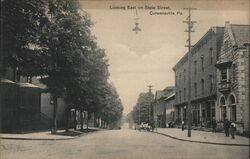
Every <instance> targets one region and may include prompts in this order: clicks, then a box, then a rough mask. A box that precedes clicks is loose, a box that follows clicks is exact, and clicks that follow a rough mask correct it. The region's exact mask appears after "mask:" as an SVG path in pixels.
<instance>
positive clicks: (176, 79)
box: [175, 76, 178, 87]
mask: <svg viewBox="0 0 250 159" xmlns="http://www.w3.org/2000/svg"><path fill="white" fill-rule="evenodd" d="M177 81H178V78H177V76H175V86H176V87H177Z"/></svg>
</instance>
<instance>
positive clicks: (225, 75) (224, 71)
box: [221, 69, 227, 82]
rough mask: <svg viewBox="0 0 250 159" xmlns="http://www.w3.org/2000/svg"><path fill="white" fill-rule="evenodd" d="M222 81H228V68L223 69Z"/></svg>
mask: <svg viewBox="0 0 250 159" xmlns="http://www.w3.org/2000/svg"><path fill="white" fill-rule="evenodd" d="M221 81H222V82H223V81H227V69H223V70H221Z"/></svg>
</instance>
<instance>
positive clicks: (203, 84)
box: [201, 79, 205, 95]
mask: <svg viewBox="0 0 250 159" xmlns="http://www.w3.org/2000/svg"><path fill="white" fill-rule="evenodd" d="M204 92H205V83H204V79H202V80H201V94H202V95H204Z"/></svg>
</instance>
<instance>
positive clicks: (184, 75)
mask: <svg viewBox="0 0 250 159" xmlns="http://www.w3.org/2000/svg"><path fill="white" fill-rule="evenodd" d="M183 81H184V83H185V82H186V69H184V70H183Z"/></svg>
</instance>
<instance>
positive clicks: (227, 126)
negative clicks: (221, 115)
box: [224, 118, 230, 137]
mask: <svg viewBox="0 0 250 159" xmlns="http://www.w3.org/2000/svg"><path fill="white" fill-rule="evenodd" d="M229 128H230V121H229V120H228V119H227V118H225V120H224V130H225V135H226V137H227V136H229Z"/></svg>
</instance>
